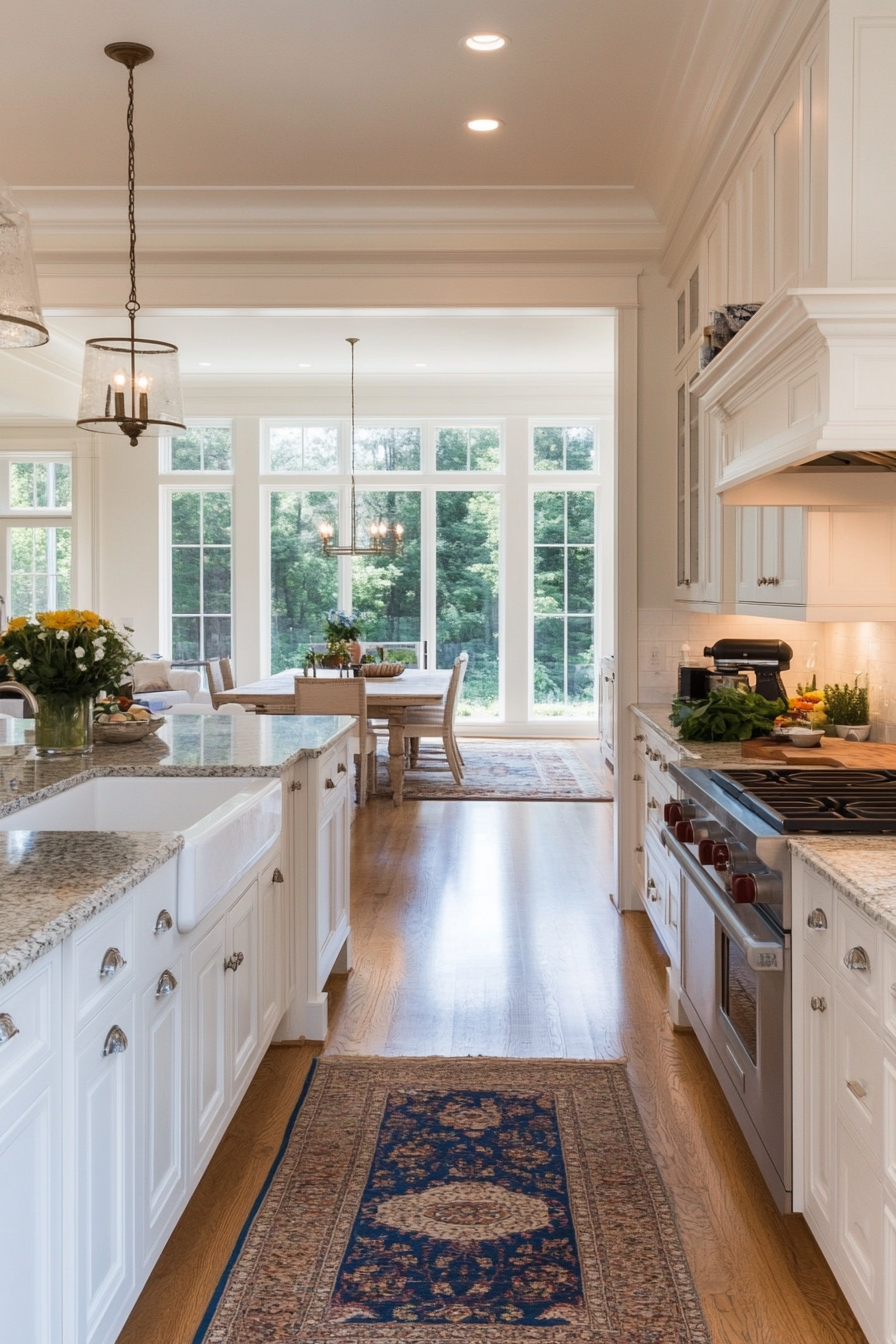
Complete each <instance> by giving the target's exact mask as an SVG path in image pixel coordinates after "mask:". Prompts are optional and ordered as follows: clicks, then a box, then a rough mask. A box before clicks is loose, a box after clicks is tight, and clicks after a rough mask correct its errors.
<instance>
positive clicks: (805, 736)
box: [790, 728, 824, 747]
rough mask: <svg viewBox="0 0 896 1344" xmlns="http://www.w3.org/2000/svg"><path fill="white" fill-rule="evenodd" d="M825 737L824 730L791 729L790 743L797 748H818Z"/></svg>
mask: <svg viewBox="0 0 896 1344" xmlns="http://www.w3.org/2000/svg"><path fill="white" fill-rule="evenodd" d="M823 737H824V729H823V728H791V730H790V741H791V743H792V744H793V746H795V747H817V746H818V744H819V742H820V741H821V739H822V738H823Z"/></svg>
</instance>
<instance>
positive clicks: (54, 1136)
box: [0, 1061, 62, 1344]
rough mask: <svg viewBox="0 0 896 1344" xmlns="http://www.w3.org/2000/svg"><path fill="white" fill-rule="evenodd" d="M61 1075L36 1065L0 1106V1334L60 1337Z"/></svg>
mask: <svg viewBox="0 0 896 1344" xmlns="http://www.w3.org/2000/svg"><path fill="white" fill-rule="evenodd" d="M60 1105H61V1077H60V1071H59V1065H58V1061H54V1062H53V1064H52V1065H44V1066H43V1067H41V1068H39V1069H38V1070H37V1071H36V1073H35V1076H33V1077H32V1078H29V1079H28V1081H27V1082H24V1083H23V1084H22V1085H21V1086H20V1087H19V1088H18V1089H17V1090H16V1091H15V1092H14V1093H13V1094H12V1095H11V1096H9V1098H8V1100H6V1101H5V1103H4V1104H3V1105H0V1211H2V1212H0V1336H2V1337H3V1339H7V1340H10V1341H13V1340H15V1341H16V1344H50V1341H54V1340H58V1339H61V1338H62V1265H61V1250H62V1248H61V1240H60V1239H61V1233H62V1170H61V1162H60V1157H61V1148H62V1137H61V1129H60V1113H61V1112H60Z"/></svg>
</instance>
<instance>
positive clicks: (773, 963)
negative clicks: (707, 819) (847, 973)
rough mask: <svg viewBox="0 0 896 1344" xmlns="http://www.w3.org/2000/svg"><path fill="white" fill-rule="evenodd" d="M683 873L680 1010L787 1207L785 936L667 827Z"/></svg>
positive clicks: (789, 1183)
mask: <svg viewBox="0 0 896 1344" xmlns="http://www.w3.org/2000/svg"><path fill="white" fill-rule="evenodd" d="M665 843H666V847H667V849H668V850H669V852H670V853H671V854H672V855H673V856H674V858H675V859H676V860H677V862H678V864H679V866H680V868H681V873H682V892H681V935H682V946H681V984H682V993H683V997H684V1001H685V1010H686V1012H687V1014H688V1019H689V1021H690V1023H691V1026H692V1027H693V1028H694V1031H695V1033H696V1035H697V1037H698V1039H699V1041H700V1044H701V1045H702V1047H703V1049H704V1051H705V1052H706V1055H707V1058H708V1059H709V1061H710V1064H711V1065H712V1067H713V1072H714V1073H715V1075H716V1077H717V1078H718V1080H719V1082H720V1084H721V1086H722V1090H723V1091H724V1093H725V1096H726V1097H727V1099H728V1102H729V1105H730V1106H731V1108H732V1110H733V1111H734V1114H735V1116H736V1117H737V1120H738V1123H739V1125H740V1127H741V1130H742V1131H743V1133H744V1136H745V1138H746V1140H747V1143H748V1144H749V1146H750V1149H751V1151H752V1153H753V1156H754V1157H755V1158H756V1161H757V1163H758V1165H759V1168H760V1170H761V1171H762V1174H763V1176H764V1178H765V1180H766V1182H767V1184H768V1186H769V1188H770V1190H771V1191H772V1194H773V1195H774V1197H775V1201H776V1203H777V1205H778V1207H779V1208H780V1209H781V1211H782V1212H784V1213H788V1212H790V1208H791V1190H792V1180H791V1114H790V1097H791V1088H790V1072H791V1065H790V1023H791V1010H790V935H789V934H787V933H785V932H784V931H783V930H782V929H780V928H778V927H777V926H776V925H775V924H774V922H773V921H771V920H769V919H768V918H767V917H766V916H764V915H763V913H762V912H761V911H760V910H759V909H757V907H756V906H755V905H737V904H735V903H734V902H733V901H732V900H731V899H730V897H729V896H728V894H727V892H726V891H725V888H724V886H723V885H722V884H721V882H720V881H719V880H718V879H717V877H716V874H715V873H714V872H713V873H712V875H711V874H710V873H709V872H707V870H706V868H705V867H704V866H703V865H701V863H700V862H699V860H698V859H697V858H696V857H695V855H694V854H693V852H692V851H691V850H690V849H689V847H688V846H687V845H686V844H685V843H682V842H681V841H679V840H678V839H676V838H675V836H674V835H673V834H671V833H670V832H667V833H666V837H665Z"/></svg>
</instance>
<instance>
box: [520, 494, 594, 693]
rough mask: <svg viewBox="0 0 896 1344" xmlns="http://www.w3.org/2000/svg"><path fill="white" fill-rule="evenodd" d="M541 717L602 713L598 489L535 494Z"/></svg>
mask: <svg viewBox="0 0 896 1344" xmlns="http://www.w3.org/2000/svg"><path fill="white" fill-rule="evenodd" d="M532 515H533V541H534V547H533V584H532V590H533V603H532V605H533V623H534V641H533V647H534V659H533V667H532V671H533V702H534V709H535V713H536V715H540V716H543V715H562V716H566V717H575V718H590V717H592V716H593V714H594V712H595V705H594V691H595V647H594V633H595V621H594V618H595V600H594V597H595V545H594V542H595V492H594V491H593V490H538V491H536V492H535V494H534V495H533V508H532Z"/></svg>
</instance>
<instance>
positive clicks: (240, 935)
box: [224, 878, 261, 1109]
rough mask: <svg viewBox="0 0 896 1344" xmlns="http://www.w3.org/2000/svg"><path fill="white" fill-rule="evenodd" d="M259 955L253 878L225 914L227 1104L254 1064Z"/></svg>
mask: <svg viewBox="0 0 896 1344" xmlns="http://www.w3.org/2000/svg"><path fill="white" fill-rule="evenodd" d="M259 952H260V948H259V940H258V879H257V878H254V879H253V881H252V882H251V883H250V885H249V886H248V887H247V888H246V890H245V891H244V892H243V894H242V895H241V896H240V898H239V900H238V901H237V902H236V904H235V905H234V906H233V907H232V908H231V909H230V910H229V911H228V913H227V948H226V956H225V959H224V976H225V979H226V981H227V986H226V995H227V1000H228V1008H227V1013H228V1017H229V1033H228V1039H227V1043H226V1054H225V1058H226V1061H227V1087H228V1103H232V1102H233V1101H234V1100H236V1099H238V1098H239V1097H241V1096H242V1094H243V1092H245V1090H246V1088H247V1087H248V1085H249V1082H250V1080H251V1077H252V1074H253V1073H254V1072H255V1065H256V1063H257V1062H258V1054H259V1046H260V1043H261V1036H260V1034H259V1029H258V1010H259V991H260V976H259V972H260V964H259V963H260V957H259ZM228 1109H231V1106H230V1104H229V1105H228Z"/></svg>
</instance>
